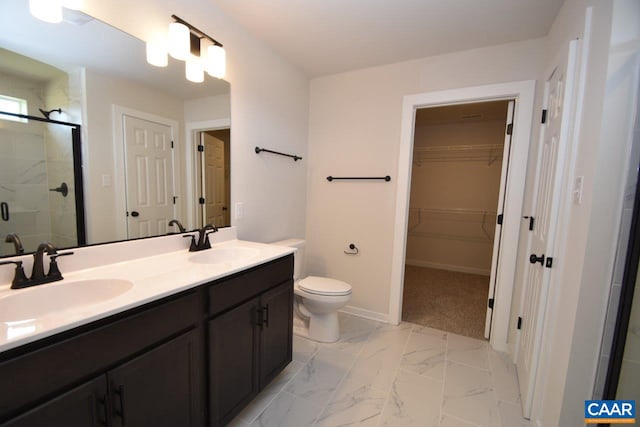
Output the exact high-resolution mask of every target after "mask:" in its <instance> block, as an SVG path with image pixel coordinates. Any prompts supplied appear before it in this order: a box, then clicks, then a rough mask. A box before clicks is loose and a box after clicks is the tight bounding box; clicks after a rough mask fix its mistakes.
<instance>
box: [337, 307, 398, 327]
mask: <svg viewBox="0 0 640 427" xmlns="http://www.w3.org/2000/svg"><path fill="white" fill-rule="evenodd" d="M340 311H341V312H343V313H346V314H352V315H354V316H358V317H364V318H365V319H370V320H375V321H377V322H384V323H389V315H388V314H386V313H378V312H377V311H371V310H365V309H364V308H359V307H354V306H352V305H346V306H344V307H342V309H341V310H340Z"/></svg>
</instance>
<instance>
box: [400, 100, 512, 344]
mask: <svg viewBox="0 0 640 427" xmlns="http://www.w3.org/2000/svg"><path fill="white" fill-rule="evenodd" d="M513 111H514V101H513V100H511V101H510V100H500V101H489V102H475V103H466V104H456V105H446V106H437V107H429V108H419V109H417V110H416V115H415V123H414V126H415V127H414V143H413V166H412V173H411V184H410V202H409V220H408V228H407V236H406V257H405V271H404V287H403V303H402V320H405V321H409V322H413V323H417V324H420V325H424V326H428V327H432V328H435V329H440V330H444V331H448V332H453V333H456V334H460V335H465V336H469V337H473V338H479V339H482V338H484V337H488V336H489V333H490V331H489V327H490V326H489V325H490V318H489V319H487V304H488V301H492V298H493V292H494V286H491V285H492V283H491V282H492V279H493V280H495V270H496V266H497V262H498V259H499V255H500V254H499V247H500V237H501V230H500V228H501V227H500V226H499V225H498V224H499V223H500V222H501V215H500V214H501V212H502V210H503V209H502V206H503V203H504V193H505V192H504V188H505V187H506V177H507V172H508V161H509V152H510V138H511V130H512V126H510V124H511V123H512V119H513ZM505 144H506V147H505Z"/></svg>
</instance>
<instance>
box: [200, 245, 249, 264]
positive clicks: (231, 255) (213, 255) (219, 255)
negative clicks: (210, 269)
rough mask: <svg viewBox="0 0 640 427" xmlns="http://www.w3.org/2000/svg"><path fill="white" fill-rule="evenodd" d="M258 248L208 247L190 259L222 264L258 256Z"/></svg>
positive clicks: (201, 262)
mask: <svg viewBox="0 0 640 427" xmlns="http://www.w3.org/2000/svg"><path fill="white" fill-rule="evenodd" d="M259 253H260V251H259V250H258V249H256V248H247V247H244V246H230V247H222V248H213V249H207V250H204V251H202V252H198V253H197V254H195V255H192V256H190V257H189V261H191V262H195V263H197V264H220V263H225V262H235V261H246V260H249V259H251V258H254V257H256V256H258V254H259Z"/></svg>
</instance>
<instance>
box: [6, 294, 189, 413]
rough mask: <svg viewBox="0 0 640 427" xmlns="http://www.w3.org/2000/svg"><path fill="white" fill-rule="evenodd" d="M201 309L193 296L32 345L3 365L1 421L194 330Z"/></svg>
mask: <svg viewBox="0 0 640 427" xmlns="http://www.w3.org/2000/svg"><path fill="white" fill-rule="evenodd" d="M200 307H201V305H200V304H199V298H198V294H197V293H196V292H191V293H188V294H186V295H183V296H180V297H178V298H176V299H171V300H169V301H166V302H163V303H160V304H156V303H154V304H153V305H152V306H150V307H147V308H141V309H138V310H140V311H138V310H136V309H134V313H133V314H130V315H126V316H116V318H114V319H105V320H102V321H98V322H96V324H95V326H92V325H87V326H84V327H81V328H78V329H82V330H83V332H78V330H72V331H68V332H67V333H64V334H63V335H61V336H59V337H52V338H51V339H47V340H46V343H47V344H46V345H44V344H43V346H42V347H41V348H38V349H35V350H34V349H33V347H31V346H30V347H29V350H30V351H29V352H27V353H25V354H22V355H18V356H15V357H13V358H11V359H8V360H3V361H1V362H0V421H1V420H3V419H6V417H8V416H10V415H12V414H13V413H15V412H16V411H19V410H22V409H25V408H27V407H29V406H31V405H32V404H35V403H38V402H37V401H43V400H44V399H48V398H49V397H51V396H52V395H54V394H57V393H58V392H60V391H62V390H64V389H65V388H68V387H70V386H72V385H75V384H77V383H78V382H79V381H82V380H84V379H86V378H88V377H89V376H95V375H96V374H97V373H100V372H104V371H105V370H106V369H108V368H109V367H111V366H113V365H114V364H116V363H118V362H120V361H122V360H124V359H126V358H128V357H130V356H133V355H135V354H136V353H138V352H140V351H142V350H144V349H145V348H148V347H150V346H152V345H153V344H155V343H157V342H160V341H162V340H164V339H166V338H168V337H169V336H171V335H173V334H176V333H178V332H180V331H182V330H185V329H187V328H190V327H193V325H195V324H196V323H197V321H198V313H199V312H200V310H201V309H200ZM136 311H137V312H136ZM71 334H74V335H73V336H70V335H71ZM56 339H59V341H56ZM36 345H37V344H36Z"/></svg>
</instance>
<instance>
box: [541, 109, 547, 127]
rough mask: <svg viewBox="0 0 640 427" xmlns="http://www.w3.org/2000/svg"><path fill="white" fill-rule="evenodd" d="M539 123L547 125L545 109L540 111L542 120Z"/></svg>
mask: <svg viewBox="0 0 640 427" xmlns="http://www.w3.org/2000/svg"><path fill="white" fill-rule="evenodd" d="M541 123H542V124H544V123H547V110H546V109H545V110H542V120H541Z"/></svg>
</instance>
